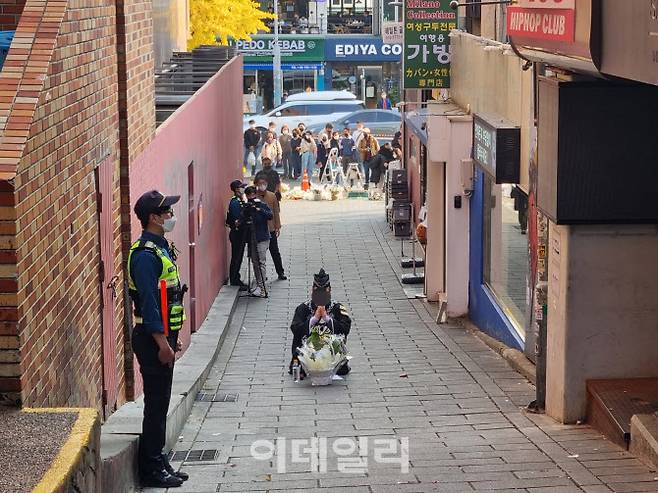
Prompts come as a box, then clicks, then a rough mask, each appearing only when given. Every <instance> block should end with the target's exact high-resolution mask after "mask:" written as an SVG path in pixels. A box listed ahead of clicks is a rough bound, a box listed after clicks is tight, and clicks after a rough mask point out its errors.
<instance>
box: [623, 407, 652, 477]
mask: <svg viewBox="0 0 658 493" xmlns="http://www.w3.org/2000/svg"><path fill="white" fill-rule="evenodd" d="M656 437H658V416H656V415H655V414H636V415H634V416H633V417H632V418H631V443H630V447H629V452H630V453H631V454H633V455H634V456H636V457H639V458H640V459H641V460H642V461H644V463H645V464H647V465H648V466H649V467H651V468H658V440H657V439H656Z"/></svg>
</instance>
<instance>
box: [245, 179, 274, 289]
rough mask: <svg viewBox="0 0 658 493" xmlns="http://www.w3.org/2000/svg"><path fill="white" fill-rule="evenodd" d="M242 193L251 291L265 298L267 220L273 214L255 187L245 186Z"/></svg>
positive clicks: (267, 246) (268, 234)
mask: <svg viewBox="0 0 658 493" xmlns="http://www.w3.org/2000/svg"><path fill="white" fill-rule="evenodd" d="M244 194H245V197H246V198H247V202H246V203H245V204H244V207H243V209H242V211H243V216H244V220H245V224H246V225H247V226H248V230H249V233H248V234H249V238H250V241H249V249H250V250H249V251H250V253H251V262H252V264H253V266H254V276H255V277H256V287H255V288H254V289H253V290H252V292H251V293H252V294H253V295H254V296H259V297H263V298H266V297H267V290H266V288H265V275H266V269H265V260H266V255H267V249H268V248H269V246H270V230H269V227H268V224H267V222H268V221H269V220H270V219H272V217H273V214H272V210H271V209H270V208H269V206H268V205H267V204H266V203H265V202H262V201H261V200H260V199H259V198H258V197H257V191H256V187H253V186H249V187H247V188H246V189H245V191H244Z"/></svg>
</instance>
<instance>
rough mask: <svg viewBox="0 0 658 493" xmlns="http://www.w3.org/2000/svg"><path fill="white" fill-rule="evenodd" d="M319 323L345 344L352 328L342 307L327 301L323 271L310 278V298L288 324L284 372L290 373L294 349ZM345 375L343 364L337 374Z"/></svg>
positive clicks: (328, 289)
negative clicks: (340, 336) (289, 341)
mask: <svg viewBox="0 0 658 493" xmlns="http://www.w3.org/2000/svg"><path fill="white" fill-rule="evenodd" d="M320 321H322V322H324V323H325V324H327V326H328V327H329V328H330V329H331V330H332V331H333V333H334V334H343V335H344V336H345V340H346V341H347V336H348V335H349V333H350V329H351V327H352V319H351V318H350V315H349V312H348V311H347V308H346V307H345V306H344V305H343V304H341V303H335V302H332V301H331V284H330V282H329V275H328V274H327V273H326V272H325V271H324V269H320V272H318V273H317V274H315V275H314V276H313V288H312V291H311V299H310V300H308V301H305V302H304V303H302V304H300V305H299V306H298V307H297V308H296V309H295V315H294V317H293V319H292V323H291V324H290V330H291V331H292V334H293V339H292V358H291V360H290V366H289V368H288V373H291V374H292V366H293V363H294V361H295V359H296V358H297V356H298V351H297V348H299V347H301V346H302V344H303V340H304V337H308V336H309V335H310V333H311V327H314V326H315V325H316V324H318V323H319V322H320ZM349 372H350V367H349V365H348V364H347V362H345V364H344V365H342V366H341V367H340V368H339V369H338V372H337V373H338V375H347V374H348V373H349ZM302 373H303V372H302Z"/></svg>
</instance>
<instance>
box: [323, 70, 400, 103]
mask: <svg viewBox="0 0 658 493" xmlns="http://www.w3.org/2000/svg"><path fill="white" fill-rule="evenodd" d="M331 70H332V81H331V87H332V89H335V90H343V89H344V90H347V91H350V92H352V93H353V94H355V95H356V96H357V98H359V99H362V100H363V101H364V102H365V103H366V107H367V108H375V107H376V106H377V99H378V98H379V95H380V94H381V92H382V91H385V92H386V93H387V94H388V96H389V98H390V99H391V101H392V102H393V104H395V103H397V102H398V101H399V82H400V63H396V62H380V63H379V64H378V66H369V65H361V64H354V63H332V64H331Z"/></svg>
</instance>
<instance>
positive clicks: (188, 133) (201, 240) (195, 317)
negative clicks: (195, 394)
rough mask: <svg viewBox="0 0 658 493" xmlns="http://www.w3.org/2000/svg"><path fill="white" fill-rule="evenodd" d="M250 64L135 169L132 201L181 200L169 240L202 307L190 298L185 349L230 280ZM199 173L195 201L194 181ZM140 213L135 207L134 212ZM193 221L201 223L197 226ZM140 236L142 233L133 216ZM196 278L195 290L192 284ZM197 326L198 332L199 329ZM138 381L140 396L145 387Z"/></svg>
mask: <svg viewBox="0 0 658 493" xmlns="http://www.w3.org/2000/svg"><path fill="white" fill-rule="evenodd" d="M241 160H242V58H241V57H239V58H236V59H234V60H232V61H231V62H230V63H228V64H227V65H226V66H224V67H223V68H222V69H221V70H220V72H218V73H217V74H216V75H215V76H213V78H212V79H210V80H209V81H208V82H207V83H206V84H205V85H204V86H203V87H202V88H201V89H200V90H199V91H197V92H196V93H195V94H194V96H193V97H192V98H190V100H188V101H187V102H186V103H185V104H184V105H183V106H181V107H180V108H179V109H178V110H177V111H176V112H175V113H174V114H173V115H172V116H170V117H169V119H167V121H166V122H165V123H163V124H162V125H161V126H160V127H159V128H158V130H157V132H156V136H155V139H154V140H153V141H152V142H151V144H150V145H149V146H148V147H147V148H146V149H145V151H144V152H143V153H142V154H141V155H140V156H139V157H138V158H137V159H136V160H135V162H134V163H132V164H131V167H130V201H131V204H133V205H134V203H135V201H136V200H137V199H138V198H139V196H140V195H141V194H142V193H144V192H145V191H148V190H152V189H158V190H160V191H161V192H162V193H165V194H168V195H180V196H181V200H180V202H179V203H178V204H176V206H174V211H175V213H176V216H177V218H178V219H177V223H176V228H175V230H174V231H173V233H169V234H168V235H167V237H168V238H169V239H170V241H173V243H174V244H175V245H176V248H177V249H178V250H180V253H179V257H178V266H179V269H180V271H181V279H182V281H183V282H184V283H186V284H188V285H189V286H190V287H191V288H192V287H193V288H194V291H195V297H196V304H195V307H194V314H192V312H191V303H190V296H189V294H190V293H188V295H187V296H186V300H185V305H186V310H187V313H188V319H187V322H186V324H185V326H184V327H183V329H182V330H181V339H182V341H183V346H184V349H185V348H187V346H189V342H190V333H191V331H193V330H197V329H198V328H199V326H200V325H201V323H202V322H203V320H204V318H205V316H206V315H207V313H208V310H209V309H210V306H211V305H212V303H213V301H214V299H215V297H216V296H217V293H218V292H219V289H220V288H221V286H222V284H224V282H225V281H226V279H227V278H228V261H229V256H230V249H228V239H227V238H228V233H227V230H226V228H225V226H224V219H225V215H226V206H227V204H228V201H229V199H230V197H231V191H230V189H229V183H230V182H231V181H232V180H235V179H239V178H241V176H242V175H241V171H242V163H241ZM191 164H192V166H193V181H194V190H193V195H192V196H191V195H190V193H189V192H190V190H189V187H190V184H189V181H188V172H189V169H188V168H189V166H190V165H191ZM131 207H132V205H131ZM189 218H192V221H193V223H194V224H190V220H189ZM133 219H134V220H133V222H132V237H133V238H137V237H139V234H140V233H141V225H140V223H139V221H138V220H137V219H136V218H135V216H134V215H133ZM190 228H194V229H193V239H194V241H195V243H196V247H195V254H194V256H195V269H194V276H192V275H191V272H190V248H189V243H190V242H189V239H190ZM192 279H194V284H193V285H192ZM193 321H195V325H196V326H195V327H191V323H192V322H193ZM135 378H136V389H137V390H136V391H137V392H139V391H140V390H141V382H139V381H138V380H139V377H138V375H135Z"/></svg>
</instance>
